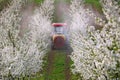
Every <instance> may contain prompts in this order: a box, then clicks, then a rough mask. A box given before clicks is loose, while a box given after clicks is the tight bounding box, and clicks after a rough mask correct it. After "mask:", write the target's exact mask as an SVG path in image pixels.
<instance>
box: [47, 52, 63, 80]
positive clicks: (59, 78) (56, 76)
mask: <svg viewBox="0 0 120 80" xmlns="http://www.w3.org/2000/svg"><path fill="white" fill-rule="evenodd" d="M64 69H65V53H64V52H58V51H56V52H55V59H54V63H53V70H52V72H51V74H49V75H48V76H47V79H48V80H65V73H64Z"/></svg>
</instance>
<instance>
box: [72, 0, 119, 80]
mask: <svg viewBox="0 0 120 80" xmlns="http://www.w3.org/2000/svg"><path fill="white" fill-rule="evenodd" d="M75 2H76V0H73V1H72V4H74V5H76V4H78V3H75ZM79 2H80V3H82V0H81V1H79ZM100 2H101V4H102V9H103V14H104V16H105V17H106V20H102V19H100V18H96V20H97V21H96V22H97V23H98V24H100V25H101V26H102V28H101V29H96V28H95V27H96V26H88V25H89V23H86V24H84V26H82V31H81V27H80V25H81V24H82V22H81V21H80V19H82V18H84V19H86V18H85V17H84V16H81V13H79V14H78V15H79V16H78V15H76V16H74V17H73V20H72V22H71V23H72V24H71V27H72V28H74V29H76V28H77V29H76V30H73V29H71V46H72V48H73V53H72V54H71V59H72V61H73V62H74V63H73V66H74V69H72V72H73V73H74V74H79V77H80V78H82V79H83V80H88V79H90V80H114V79H115V80H119V79H120V22H119V18H120V17H119V16H120V14H119V13H120V9H119V7H120V6H119V5H118V3H117V2H116V1H114V0H100ZM79 6H80V5H79ZM79 6H74V7H71V8H72V9H74V10H75V9H76V8H78V10H76V12H83V10H81V9H80V8H81V7H79ZM75 7H76V8H75ZM84 13H87V12H85V11H84ZM72 14H73V15H74V12H72ZM96 17H97V16H96ZM78 19H79V22H78V23H76V21H78ZM87 24H88V25H87ZM82 25H83V24H82ZM76 26H77V27H76ZM83 30H84V31H85V32H86V33H85V34H84V33H83Z"/></svg>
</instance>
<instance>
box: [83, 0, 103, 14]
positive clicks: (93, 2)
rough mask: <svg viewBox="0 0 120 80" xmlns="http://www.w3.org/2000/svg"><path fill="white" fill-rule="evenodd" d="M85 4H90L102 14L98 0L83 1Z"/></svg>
mask: <svg viewBox="0 0 120 80" xmlns="http://www.w3.org/2000/svg"><path fill="white" fill-rule="evenodd" d="M85 4H90V5H92V6H93V8H95V9H96V10H97V11H99V12H100V13H101V12H102V6H101V4H100V2H99V0H85Z"/></svg>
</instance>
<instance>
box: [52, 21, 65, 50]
mask: <svg viewBox="0 0 120 80" xmlns="http://www.w3.org/2000/svg"><path fill="white" fill-rule="evenodd" d="M65 25H66V24H65V23H53V24H52V26H53V27H54V30H53V35H52V48H54V49H60V48H63V47H64V46H65V41H66V37H65V35H64V26H65Z"/></svg>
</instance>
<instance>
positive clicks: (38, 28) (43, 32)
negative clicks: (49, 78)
mask: <svg viewBox="0 0 120 80" xmlns="http://www.w3.org/2000/svg"><path fill="white" fill-rule="evenodd" d="M26 2H27V1H26V0H18V1H16V0H12V2H11V3H10V5H9V6H8V8H6V9H4V10H3V11H1V12H0V15H1V16H0V33H1V34H0V59H1V60H0V75H2V76H9V75H12V76H13V77H15V76H18V77H19V76H25V75H34V74H35V73H36V72H39V71H40V70H41V69H42V66H43V57H44V56H45V53H47V51H48V50H49V43H50V40H49V39H48V38H49V36H50V31H51V24H50V23H51V21H50V19H51V17H52V14H53V13H52V11H53V9H54V7H53V2H54V1H52V0H45V1H44V2H43V4H41V6H39V7H38V9H37V10H35V11H34V14H33V15H32V16H31V18H30V19H31V20H30V22H28V23H29V24H28V25H29V26H28V28H27V30H25V31H26V32H25V33H24V34H23V35H22V36H21V35H20V30H21V29H20V27H21V24H20V23H21V20H22V12H21V10H22V7H23V6H24V5H26ZM49 6H51V7H49Z"/></svg>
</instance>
